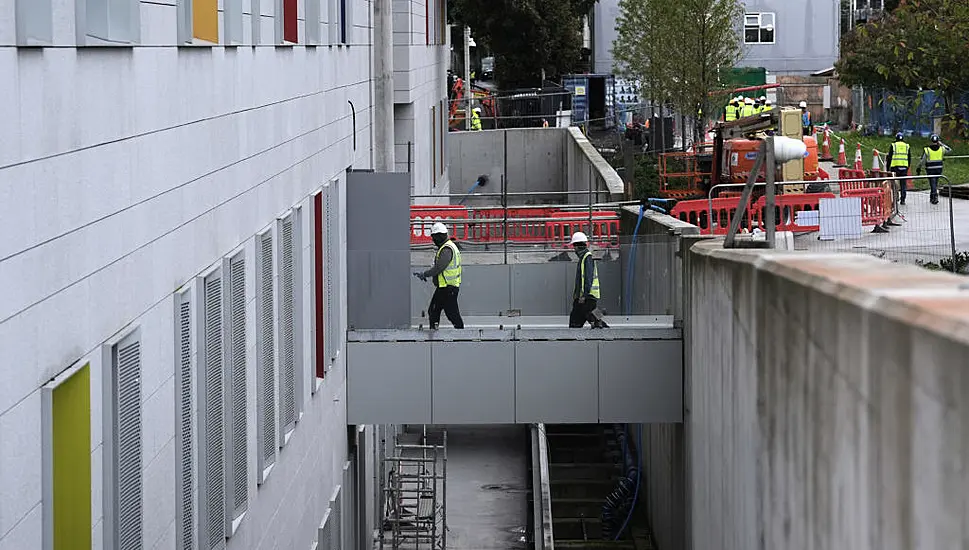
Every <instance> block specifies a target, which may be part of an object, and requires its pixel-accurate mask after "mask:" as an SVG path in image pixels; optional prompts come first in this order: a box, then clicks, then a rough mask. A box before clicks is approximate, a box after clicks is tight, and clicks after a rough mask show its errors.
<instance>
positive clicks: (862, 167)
mask: <svg viewBox="0 0 969 550" xmlns="http://www.w3.org/2000/svg"><path fill="white" fill-rule="evenodd" d="M855 145H856V146H857V147H856V148H855V170H861V171H864V170H865V165H864V164H863V163H862V159H861V143H856V144H855Z"/></svg>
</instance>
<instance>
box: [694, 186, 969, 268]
mask: <svg viewBox="0 0 969 550" xmlns="http://www.w3.org/2000/svg"><path fill="white" fill-rule="evenodd" d="M931 178H937V179H938V180H939V184H940V185H939V187H940V188H944V189H945V190H946V195H947V196H948V199H949V212H948V213H949V227H948V230H949V247H950V254H951V257H950V258H951V261H952V271H953V272H956V271H957V269H956V258H957V251H956V236H955V209H954V206H953V202H952V201H953V193H952V182H951V181H950V180H949V178H948V177H947V176H945V175H941V174H940V175H933V176H929V175H923V176H919V175H916V176H905V177H897V176H883V177H872V178H844V179H830V180H796V181H775V182H773V183H772V185H773V186H774V188H775V189H776V187H777V186H786V185H808V184H825V185H836V184H840V183H842V182H854V183H859V182H871V183H878V182H886V181H889V182H892V184H893V189H895V188H896V187H895V185H896V184H897V183H899V182H901V181H912V180H928V179H931ZM943 183H944V186H943V185H941V184H943ZM746 185H748V184H747V183H721V184H717V185H714V186H712V187H711V188H710V191H709V192H708V193H707V203H708V207H707V208H708V210H707V220H708V223H711V222H709V220H712V219H713V198H714V192H715V191H717V190H718V189H722V188H728V187H745V186H746ZM752 185H753V186H754V187H764V188H766V186H767V182H755V183H753V184H752ZM913 192H914V188H913ZM741 199H742V198H741ZM747 202H748V203H750V202H752V201H750V200H749V198H748V201H747ZM893 205H894V211H895V212H897V209H898V199H897V195H896V197H895V198H893ZM748 206H749V205H748V204H739V201H738V205H737V212H736V214H735V217H736V220H737V222H736V224H734V223H733V220H731V228H732V229H733V230H734V231H736V230H738V229H739V224H740V218H742V217H743V216H744V214H745V212H746V211H747V208H748ZM773 219H774V217H773V216H768V223H770V221H772V220H773ZM735 225H736V227H735Z"/></svg>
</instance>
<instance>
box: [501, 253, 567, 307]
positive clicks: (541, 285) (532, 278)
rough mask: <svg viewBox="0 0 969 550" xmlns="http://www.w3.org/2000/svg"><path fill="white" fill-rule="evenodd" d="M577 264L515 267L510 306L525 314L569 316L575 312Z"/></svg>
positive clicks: (522, 265) (548, 263)
mask: <svg viewBox="0 0 969 550" xmlns="http://www.w3.org/2000/svg"><path fill="white" fill-rule="evenodd" d="M575 265H576V264H575V263H574V262H547V263H543V264H514V265H512V270H511V303H512V304H513V307H515V308H517V309H521V310H522V315H568V313H569V311H570V310H571V309H572V286H573V283H574V282H575Z"/></svg>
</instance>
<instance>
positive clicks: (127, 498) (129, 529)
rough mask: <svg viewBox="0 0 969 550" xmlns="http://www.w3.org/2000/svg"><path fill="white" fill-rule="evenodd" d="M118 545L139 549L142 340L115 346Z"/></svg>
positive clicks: (140, 529)
mask: <svg viewBox="0 0 969 550" xmlns="http://www.w3.org/2000/svg"><path fill="white" fill-rule="evenodd" d="M117 369H118V370H117V373H118V374H117V376H118V378H117V381H118V388H117V389H118V417H117V419H118V433H117V437H118V480H117V481H118V526H117V528H118V547H119V548H120V549H121V550H140V549H141V547H142V544H141V531H142V480H141V343H140V342H137V341H135V342H131V343H128V344H124V345H121V346H119V348H118V365H117Z"/></svg>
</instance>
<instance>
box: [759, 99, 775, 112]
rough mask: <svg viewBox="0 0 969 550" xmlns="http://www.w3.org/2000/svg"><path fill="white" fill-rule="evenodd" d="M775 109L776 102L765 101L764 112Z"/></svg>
mask: <svg viewBox="0 0 969 550" xmlns="http://www.w3.org/2000/svg"><path fill="white" fill-rule="evenodd" d="M773 108H774V102H773V101H771V100H769V99H764V108H763V109H762V110H763V111H764V112H767V111H770V110H771V109H773Z"/></svg>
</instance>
